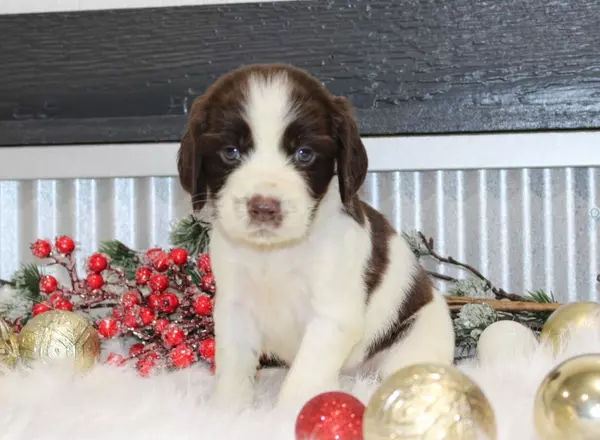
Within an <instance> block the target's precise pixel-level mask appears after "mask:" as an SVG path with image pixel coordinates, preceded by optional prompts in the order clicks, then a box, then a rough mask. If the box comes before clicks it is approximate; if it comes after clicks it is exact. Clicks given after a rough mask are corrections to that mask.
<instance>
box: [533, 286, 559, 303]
mask: <svg viewBox="0 0 600 440" xmlns="http://www.w3.org/2000/svg"><path fill="white" fill-rule="evenodd" d="M525 298H526V299H529V298H531V299H532V300H533V301H535V302H538V303H555V302H556V300H555V299H554V295H553V294H552V292H550V293H546V292H544V291H543V290H541V289H538V290H536V291H535V292H529V298H527V297H525Z"/></svg>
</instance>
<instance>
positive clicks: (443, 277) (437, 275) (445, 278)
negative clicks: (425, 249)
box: [426, 270, 458, 283]
mask: <svg viewBox="0 0 600 440" xmlns="http://www.w3.org/2000/svg"><path fill="white" fill-rule="evenodd" d="M426 272H427V275H429V276H430V277H433V278H437V279H438V280H442V281H450V282H452V283H456V282H458V280H457V279H456V278H454V277H451V276H450V275H442V274H441V273H437V272H433V271H430V270H428V271H426Z"/></svg>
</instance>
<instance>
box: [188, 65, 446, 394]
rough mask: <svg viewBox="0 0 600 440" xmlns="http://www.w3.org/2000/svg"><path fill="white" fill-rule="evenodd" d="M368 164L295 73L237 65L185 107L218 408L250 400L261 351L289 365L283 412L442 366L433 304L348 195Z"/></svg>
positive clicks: (332, 105)
mask: <svg viewBox="0 0 600 440" xmlns="http://www.w3.org/2000/svg"><path fill="white" fill-rule="evenodd" d="M398 148H401V145H399V146H398ZM367 168H368V160H367V153H366V150H365V147H364V146H363V143H362V142H361V138H360V135H359V130H358V128H357V124H356V122H355V120H354V118H353V115H352V108H351V106H350V105H349V103H348V102H347V100H346V99H344V98H341V97H337V96H332V95H331V94H330V93H329V92H328V91H327V90H326V89H325V87H324V86H323V85H322V84H321V83H320V82H319V81H317V80H316V79H315V78H314V77H312V76H310V75H309V74H308V73H307V72H305V71H303V70H299V69H297V68H293V67H290V66H286V65H279V64H273V65H271V64H270V65H252V66H248V67H244V68H240V69H237V70H235V71H232V72H230V73H228V74H226V75H224V76H223V77H221V78H219V79H218V80H217V81H216V82H215V83H214V84H213V85H212V86H211V87H210V88H209V89H208V90H207V91H206V93H205V94H204V95H203V96H200V97H199V98H197V99H196V100H195V102H194V103H193V106H192V108H191V112H190V115H189V122H188V127H187V131H186V133H185V134H184V136H183V138H182V141H181V147H180V150H179V154H178V169H179V176H180V181H181V184H182V186H183V187H184V189H185V190H186V191H187V192H188V193H190V194H191V196H192V201H193V206H194V210H195V211H201V210H204V208H206V210H208V212H210V214H211V215H212V223H213V224H212V231H211V237H210V254H211V260H212V268H213V273H214V276H215V282H216V286H217V295H216V301H215V309H214V321H215V338H216V357H215V362H216V385H215V395H216V397H217V398H218V400H220V401H222V402H224V403H225V404H227V405H230V404H232V403H233V402H237V403H244V404H248V403H250V402H251V399H252V396H253V383H254V379H255V375H256V370H257V366H258V365H259V362H260V359H261V358H263V357H267V358H271V359H277V360H278V361H281V362H283V363H284V364H286V365H288V366H289V371H288V372H287V374H286V377H285V380H284V382H283V384H282V387H281V390H280V392H279V397H278V402H279V404H280V405H285V404H298V403H302V402H305V401H306V400H308V399H310V398H311V397H313V396H315V395H316V394H318V393H321V392H325V391H328V390H334V389H339V383H338V381H339V376H340V373H346V372H348V373H350V372H360V371H365V372H373V371H375V372H377V373H379V375H380V376H382V377H383V378H385V377H387V376H388V375H389V374H391V373H393V372H395V371H397V370H398V369H400V368H402V367H404V366H406V365H409V364H412V363H416V362H437V363H445V364H447V363H451V362H452V361H453V356H454V332H453V327H452V322H451V318H450V313H449V310H448V307H447V305H446V302H445V300H444V298H443V297H442V296H441V294H440V293H438V292H437V291H435V290H434V287H433V286H432V283H431V282H430V280H429V278H428V276H427V275H426V273H425V272H424V270H423V269H422V267H420V265H419V264H418V261H417V260H416V258H415V256H414V255H413V253H412V252H411V249H410V248H409V246H408V245H407V243H406V242H405V240H404V239H403V238H402V236H401V235H399V234H398V233H397V232H396V231H395V230H394V228H393V227H392V226H391V225H390V223H389V222H388V221H387V220H386V219H385V218H384V216H383V215H382V214H380V213H379V212H377V211H376V210H375V209H373V208H372V207H371V206H369V205H368V204H366V203H365V202H363V201H361V200H360V199H359V196H358V195H357V193H358V191H359V189H360V188H361V186H362V184H363V182H364V180H365V177H366V174H367Z"/></svg>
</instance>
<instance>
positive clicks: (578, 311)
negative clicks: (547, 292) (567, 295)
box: [540, 301, 600, 354]
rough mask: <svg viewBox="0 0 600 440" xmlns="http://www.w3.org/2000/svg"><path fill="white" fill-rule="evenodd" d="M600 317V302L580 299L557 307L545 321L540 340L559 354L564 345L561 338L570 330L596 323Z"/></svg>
mask: <svg viewBox="0 0 600 440" xmlns="http://www.w3.org/2000/svg"><path fill="white" fill-rule="evenodd" d="M598 317H600V303H597V302H593V301H578V302H572V303H568V304H565V305H563V306H561V307H559V308H558V309H556V310H555V311H554V312H552V314H551V315H550V317H549V318H548V319H547V320H546V322H545V323H544V326H543V328H542V332H541V333H540V342H542V343H547V344H549V345H550V348H551V349H552V350H553V351H554V353H555V354H557V353H558V352H559V351H560V348H561V346H562V342H561V340H562V339H563V338H564V337H565V336H566V335H567V334H568V332H570V331H573V330H575V331H577V330H579V329H581V328H583V327H586V326H590V325H594V324H595V323H597V322H598V321H597V319H598Z"/></svg>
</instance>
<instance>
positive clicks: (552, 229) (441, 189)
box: [0, 168, 600, 301]
mask: <svg viewBox="0 0 600 440" xmlns="http://www.w3.org/2000/svg"><path fill="white" fill-rule="evenodd" d="M598 178H599V171H598V169H592V168H589V169H588V168H575V169H574V168H566V169H534V170H481V171H477V170H475V171H437V172H388V173H371V174H370V175H369V176H368V179H367V182H366V184H365V186H364V188H363V193H364V197H365V200H367V201H368V202H370V203H372V204H373V205H374V206H375V207H377V208H379V209H380V210H381V211H382V212H383V213H384V214H385V215H387V216H388V218H390V220H391V221H392V222H393V223H394V224H395V225H396V227H397V228H399V229H402V230H404V231H407V232H408V231H410V230H420V231H422V232H423V233H424V234H425V235H427V236H433V237H434V238H435V240H436V249H437V250H438V252H439V253H441V254H444V255H451V256H453V257H455V258H457V259H458V260H461V261H464V262H467V263H469V264H471V265H473V266H475V267H477V268H478V269H479V270H480V271H481V272H482V273H483V274H485V275H486V276H488V277H490V278H491V279H492V280H493V282H494V283H495V284H496V285H498V286H501V287H503V288H504V289H507V290H509V291H513V292H526V291H530V290H535V289H545V290H546V291H551V292H552V293H554V295H555V296H556V298H557V299H559V300H562V301H566V300H575V299H598V290H597V288H598V283H597V282H596V275H597V273H598V272H600V266H599V265H598V260H599V253H598V244H597V242H598V234H599V232H600V210H599V208H600V200H598V194H597V191H596V188H597V181H598ZM188 212H189V204H188V199H187V197H186V195H185V194H184V193H183V191H182V190H181V188H180V186H179V183H178V181H177V180H176V179H174V178H140V179H97V180H44V181H0V277H2V278H7V277H9V276H10V275H11V274H12V272H13V271H15V270H16V269H17V268H18V266H19V263H20V262H21V261H26V260H28V259H29V252H28V244H29V243H30V242H31V241H33V240H34V239H35V238H37V237H53V236H55V235H57V234H72V235H73V236H74V237H75V238H76V240H77V241H78V243H79V245H80V248H81V252H80V258H83V257H84V256H87V255H89V254H90V253H92V252H94V251H95V250H96V249H97V247H98V244H99V243H100V242H101V241H103V240H107V239H110V238H117V239H119V240H122V241H123V242H125V243H127V244H129V245H130V246H133V247H136V248H139V249H142V248H148V247H150V246H153V245H158V246H165V245H167V244H168V232H169V228H170V226H171V224H172V223H173V222H174V221H176V220H177V219H178V218H181V217H182V216H184V215H186V214H187V213H188ZM426 264H427V266H428V268H432V269H437V270H439V271H440V272H442V273H446V274H449V275H453V276H454V275H457V272H456V271H455V270H451V269H445V268H443V267H441V268H436V267H435V265H430V264H429V263H426Z"/></svg>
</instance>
